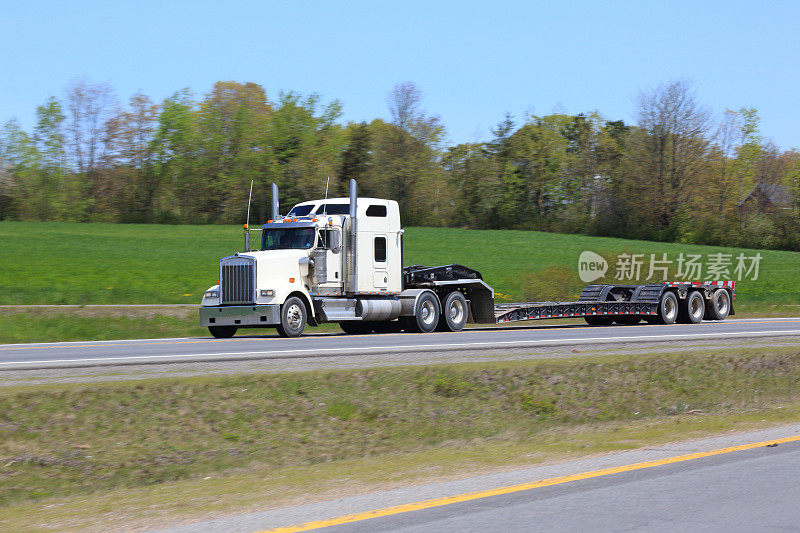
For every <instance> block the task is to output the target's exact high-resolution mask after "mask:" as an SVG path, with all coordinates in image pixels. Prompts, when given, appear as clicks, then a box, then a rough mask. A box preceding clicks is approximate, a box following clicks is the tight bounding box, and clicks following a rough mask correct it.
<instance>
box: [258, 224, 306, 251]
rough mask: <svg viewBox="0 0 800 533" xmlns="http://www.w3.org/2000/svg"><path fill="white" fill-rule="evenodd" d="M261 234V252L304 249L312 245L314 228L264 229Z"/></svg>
mask: <svg viewBox="0 0 800 533" xmlns="http://www.w3.org/2000/svg"><path fill="white" fill-rule="evenodd" d="M262 233H263V235H262V237H261V249H262V250H285V249H289V248H300V249H305V248H311V246H312V245H313V244H314V228H287V229H265V230H264V231H263V232H262Z"/></svg>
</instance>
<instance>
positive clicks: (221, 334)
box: [208, 326, 239, 339]
mask: <svg viewBox="0 0 800 533" xmlns="http://www.w3.org/2000/svg"><path fill="white" fill-rule="evenodd" d="M237 329H239V328H237V327H236V326H208V331H209V333H211V334H212V335H213V336H214V338H215V339H230V338H231V337H233V336H234V335H236V330H237Z"/></svg>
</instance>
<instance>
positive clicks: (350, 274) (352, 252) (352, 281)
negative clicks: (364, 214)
mask: <svg viewBox="0 0 800 533" xmlns="http://www.w3.org/2000/svg"><path fill="white" fill-rule="evenodd" d="M357 195H358V185H356V180H354V179H351V180H350V228H349V234H350V235H349V237H348V241H349V242H348V246H347V287H346V289H345V291H346V292H351V293H354V292H356V289H357V287H358V272H357V268H358V262H357V259H358V255H357V250H356V235H357V233H356V232H357V223H358V221H357V218H356V213H357V209H358V204H357Z"/></svg>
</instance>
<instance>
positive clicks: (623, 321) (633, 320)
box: [614, 315, 642, 326]
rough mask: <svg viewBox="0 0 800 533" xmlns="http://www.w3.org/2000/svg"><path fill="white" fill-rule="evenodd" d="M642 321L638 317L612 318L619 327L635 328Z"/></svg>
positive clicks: (621, 316)
mask: <svg viewBox="0 0 800 533" xmlns="http://www.w3.org/2000/svg"><path fill="white" fill-rule="evenodd" d="M641 321H642V317H640V316H639V315H619V316H615V317H614V322H615V323H616V324H619V325H620V326H635V325H636V324H638V323H639V322H641Z"/></svg>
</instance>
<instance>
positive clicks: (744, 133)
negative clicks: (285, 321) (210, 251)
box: [0, 81, 800, 250]
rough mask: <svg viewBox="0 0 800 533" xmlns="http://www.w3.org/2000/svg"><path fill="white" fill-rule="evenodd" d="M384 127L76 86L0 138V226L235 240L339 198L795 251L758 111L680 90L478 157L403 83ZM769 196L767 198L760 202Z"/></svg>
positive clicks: (248, 101)
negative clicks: (273, 206)
mask: <svg viewBox="0 0 800 533" xmlns="http://www.w3.org/2000/svg"><path fill="white" fill-rule="evenodd" d="M387 104H388V107H389V112H390V117H391V118H390V120H389V121H385V120H382V119H379V118H377V119H374V120H372V121H371V122H369V123H367V122H360V123H356V122H348V123H343V121H342V120H341V117H342V107H341V104H340V103H339V102H337V101H332V102H328V103H324V102H322V101H321V100H320V98H319V96H317V95H314V94H312V95H301V94H298V93H295V92H282V93H280V94H279V95H277V96H276V97H275V98H274V99H271V98H268V96H267V94H266V92H265V91H264V89H263V88H262V87H261V86H259V85H257V84H254V83H245V84H241V83H236V82H217V83H216V84H215V85H214V87H213V88H212V89H211V91H209V92H208V93H207V94H205V95H203V96H202V97H200V98H197V97H195V96H194V95H193V93H192V92H191V91H189V90H188V89H184V90H181V91H178V92H176V93H175V94H173V95H172V96H170V97H169V98H166V99H165V100H164V101H163V102H161V103H155V102H153V101H152V100H151V99H150V98H149V97H148V96H147V95H145V94H135V95H133V96H132V97H131V98H130V99H129V100H128V101H127V102H126V103H125V104H124V105H120V104H119V103H118V101H117V99H116V96H115V94H114V91H113V90H112V88H111V87H110V86H108V85H106V84H96V83H91V82H88V81H77V82H74V83H72V84H71V85H70V86H69V87H68V89H67V90H66V92H65V94H64V96H63V98H61V99H59V98H55V97H52V98H50V99H48V100H47V101H46V102H45V103H43V104H42V105H41V106H39V107H38V108H37V109H36V122H35V125H34V126H33V128H32V129H31V131H26V130H25V129H24V128H22V127H21V126H20V124H19V123H18V122H17V121H16V120H13V119H12V120H9V121H8V122H6V123H5V124H4V125H3V127H2V131H1V132H0V220H2V219H6V220H69V221H107V222H143V223H201V224H205V223H240V222H242V221H243V219H244V211H245V208H246V203H247V197H248V193H249V186H250V183H251V181H252V182H253V210H252V213H253V216H252V219H253V220H257V221H263V220H265V219H266V218H267V217H268V209H269V207H268V205H269V198H268V195H269V184H270V183H271V182H275V183H277V184H278V185H279V187H280V188H281V191H282V198H281V207H282V208H283V209H284V210H285V209H287V208H288V207H289V206H290V205H291V204H293V203H295V202H298V201H302V200H307V199H311V198H318V197H321V196H322V195H323V194H324V192H325V188H326V183H327V180H328V178H330V194H331V196H333V195H336V194H345V195H346V189H347V181H348V180H349V179H350V178H355V179H357V180H358V182H359V187H360V194H361V195H365V196H366V195H370V196H378V197H384V198H392V199H395V200H397V201H398V202H399V203H400V206H401V210H402V215H403V219H404V222H405V224H406V225H435V226H457V227H468V228H507V229H537V230H545V231H557V232H568V233H584V234H590V235H607V236H617V237H628V238H641V239H649V240H664V241H682V242H690V243H698V244H724V245H742V246H752V247H766V248H783V249H794V250H800V222H799V221H798V220H799V219H798V211H799V210H800V153H798V152H797V151H796V150H788V151H787V150H781V149H779V148H778V147H777V146H775V145H774V144H772V143H771V142H768V141H765V140H764V138H763V137H762V135H761V133H760V130H759V117H758V112H757V110H755V109H752V108H743V109H739V110H736V111H731V110H729V111H726V112H725V113H723V115H722V116H721V117H714V116H712V114H711V113H710V112H709V111H708V110H707V109H705V108H704V107H703V106H702V105H700V104H699V103H698V102H697V100H696V98H695V96H694V95H693V93H692V91H691V88H690V87H689V86H688V85H687V84H686V83H684V82H671V83H666V84H664V85H661V86H659V87H657V88H655V89H652V90H649V91H643V92H641V93H640V95H639V98H638V101H637V104H636V105H637V109H636V120H635V122H634V123H631V124H627V123H625V122H624V121H622V120H609V119H608V118H606V117H604V116H602V115H601V114H599V113H597V112H594V113H580V114H577V115H570V114H566V113H557V112H554V113H551V114H548V115H542V116H537V115H528V116H525V117H523V118H521V119H515V117H513V116H511V115H510V114H506V116H505V117H503V118H502V120H500V122H499V123H498V124H497V126H496V127H494V128H493V129H492V130H491V134H492V138H491V139H489V140H488V141H485V142H472V143H462V144H457V145H448V144H447V143H446V130H445V127H444V125H443V124H442V121H441V119H440V118H439V117H437V116H435V115H431V114H429V113H428V112H427V111H426V110H425V109H424V108H423V103H422V93H421V91H420V89H419V88H418V87H417V86H416V85H414V84H413V83H402V84H398V85H396V86H395V87H394V88H393V90H392V91H391V93H390V94H389V95H388V97H387ZM754 191H755V192H759V191H762V192H764V194H754Z"/></svg>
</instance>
